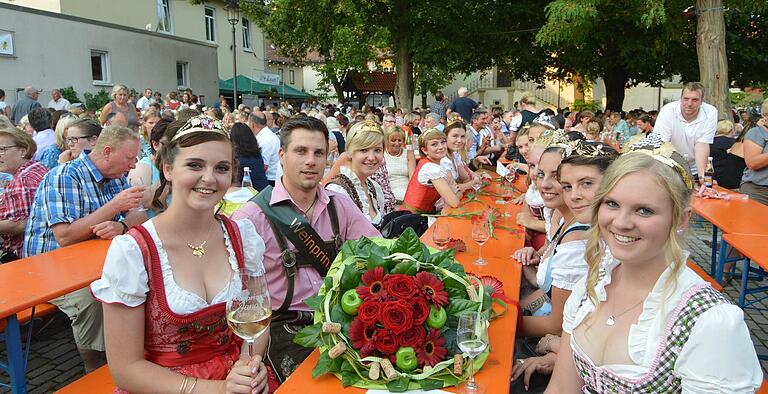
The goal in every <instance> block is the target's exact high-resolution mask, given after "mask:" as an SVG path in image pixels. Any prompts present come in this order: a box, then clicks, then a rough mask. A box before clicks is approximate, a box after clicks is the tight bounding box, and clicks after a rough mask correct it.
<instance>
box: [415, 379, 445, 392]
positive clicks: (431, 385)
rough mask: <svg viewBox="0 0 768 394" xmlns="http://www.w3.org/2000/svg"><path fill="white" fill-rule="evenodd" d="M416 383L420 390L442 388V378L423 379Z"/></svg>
mask: <svg viewBox="0 0 768 394" xmlns="http://www.w3.org/2000/svg"><path fill="white" fill-rule="evenodd" d="M418 383H419V386H421V389H422V390H437V389H441V388H443V383H444V382H443V381H442V380H435V379H423V380H419V381H418Z"/></svg>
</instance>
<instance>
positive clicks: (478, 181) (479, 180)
mask: <svg viewBox="0 0 768 394" xmlns="http://www.w3.org/2000/svg"><path fill="white" fill-rule="evenodd" d="M481 187H483V179H482V178H481V177H479V176H476V177H475V178H474V179H473V180H472V188H473V189H475V195H477V192H479V191H480V188H481Z"/></svg>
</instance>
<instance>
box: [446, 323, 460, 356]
mask: <svg viewBox="0 0 768 394" xmlns="http://www.w3.org/2000/svg"><path fill="white" fill-rule="evenodd" d="M458 326H459V318H457V317H456V316H451V315H448V321H446V322H445V325H444V326H443V328H442V333H443V338H445V349H446V350H448V354H449V355H450V354H461V349H459V345H458V343H456V330H457V328H458Z"/></svg>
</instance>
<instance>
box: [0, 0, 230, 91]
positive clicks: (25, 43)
mask: <svg viewBox="0 0 768 394" xmlns="http://www.w3.org/2000/svg"><path fill="white" fill-rule="evenodd" d="M0 26H1V27H2V28H3V29H5V30H11V31H14V32H15V34H14V46H15V49H16V56H15V57H0V88H2V89H3V90H5V91H6V94H7V98H6V102H8V103H9V104H13V103H14V102H15V97H16V95H15V94H14V93H13V92H15V91H16V90H17V89H21V88H23V87H25V86H28V85H32V86H35V87H37V88H39V89H43V93H42V94H41V95H40V98H39V101H40V103H41V104H43V105H46V104H47V103H48V101H49V100H50V91H51V89H53V88H60V87H66V86H73V87H74V88H75V90H76V91H77V92H78V94H79V97H80V98H81V99H83V100H84V97H83V93H85V92H92V93H95V92H96V91H98V90H99V89H100V88H102V87H104V88H105V89H106V90H108V91H109V90H110V89H111V86H97V85H94V83H93V81H92V77H91V61H90V60H91V59H90V53H91V52H90V51H91V50H92V49H98V50H105V51H108V52H109V57H110V69H111V82H112V83H122V84H125V85H127V86H128V87H131V88H134V89H136V90H138V91H141V90H142V89H143V88H146V87H150V88H152V89H154V90H159V91H161V92H162V93H163V94H165V93H167V92H169V91H171V90H176V89H177V85H176V62H177V61H185V62H188V64H189V82H190V83H189V87H190V88H192V90H193V91H194V92H195V94H198V95H205V96H206V101H207V102H209V103H210V102H214V101H215V100H216V98H217V97H218V79H217V75H218V69H217V61H216V47H215V46H213V45H210V44H206V43H202V42H197V41H192V40H188V39H180V38H177V37H173V36H168V35H163V34H158V33H152V32H147V31H144V30H139V29H131V28H125V27H120V26H116V25H110V24H106V23H97V22H94V21H87V20H83V19H81V18H76V17H68V16H64V15H61V14H55V13H48V12H43V11H39V10H34V12H30V10H28V9H25V8H22V7H17V6H13V5H6V4H2V3H0Z"/></svg>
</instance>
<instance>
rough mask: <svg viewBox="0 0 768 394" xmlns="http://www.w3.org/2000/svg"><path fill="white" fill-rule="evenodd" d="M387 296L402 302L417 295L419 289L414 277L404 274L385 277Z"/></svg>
mask: <svg viewBox="0 0 768 394" xmlns="http://www.w3.org/2000/svg"><path fill="white" fill-rule="evenodd" d="M384 287H385V288H386V290H387V294H388V295H389V296H391V297H395V298H398V299H401V300H407V299H410V298H411V297H413V296H414V295H416V294H417V292H418V290H419V288H418V287H417V286H416V282H414V280H413V277H412V276H410V275H403V274H390V275H387V276H386V277H384Z"/></svg>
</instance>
